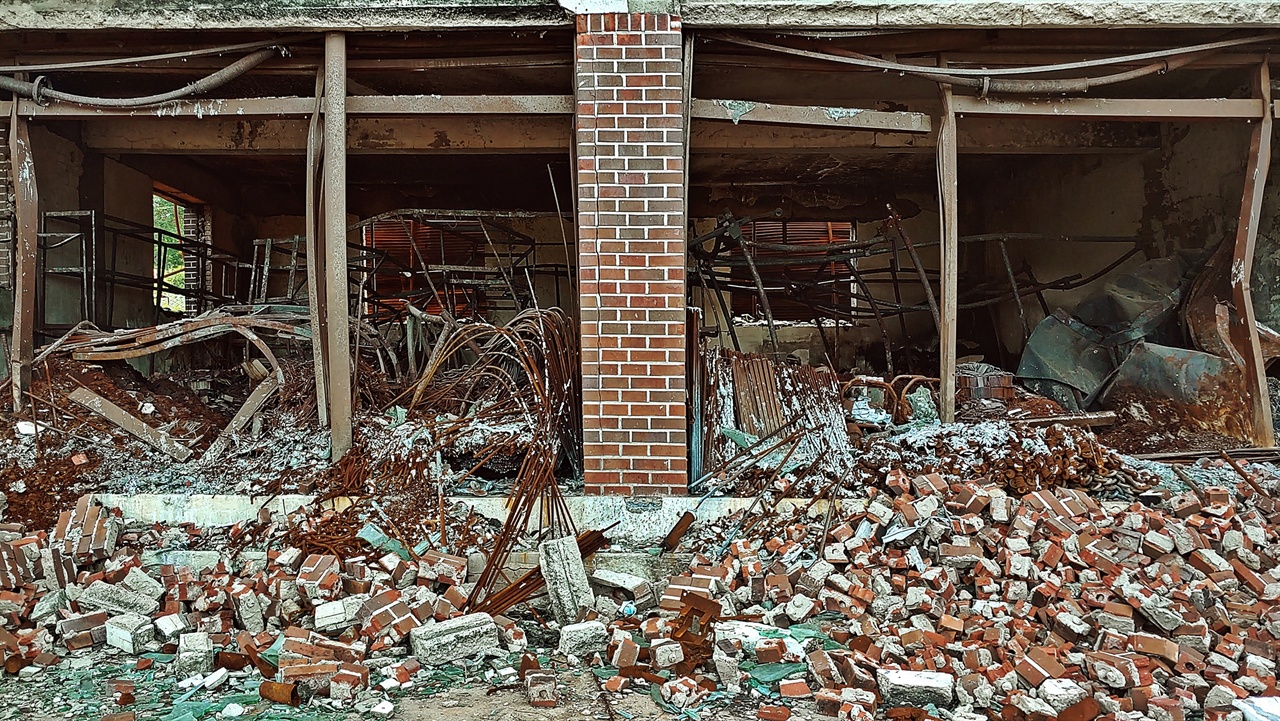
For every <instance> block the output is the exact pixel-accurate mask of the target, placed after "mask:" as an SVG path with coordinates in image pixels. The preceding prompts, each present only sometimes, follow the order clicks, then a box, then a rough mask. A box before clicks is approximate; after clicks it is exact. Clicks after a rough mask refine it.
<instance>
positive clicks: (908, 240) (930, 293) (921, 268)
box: [885, 205, 942, 333]
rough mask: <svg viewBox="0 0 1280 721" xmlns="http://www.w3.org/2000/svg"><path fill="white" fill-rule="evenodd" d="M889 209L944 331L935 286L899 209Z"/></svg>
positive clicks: (891, 219) (931, 311) (888, 206)
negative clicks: (903, 223) (908, 232)
mask: <svg viewBox="0 0 1280 721" xmlns="http://www.w3.org/2000/svg"><path fill="white" fill-rule="evenodd" d="M885 207H887V208H888V209H889V222H890V223H891V224H892V225H893V229H894V230H896V231H898V235H899V236H900V237H901V238H902V244H903V245H904V246H906V248H907V254H908V255H910V256H911V262H912V264H914V265H915V267H916V275H918V276H920V284H921V285H922V286H924V297H925V300H927V301H928V302H929V312H930V313H933V324H934V327H936V328H937V329H938V332H939V333H941V332H942V314H941V313H939V312H938V299H937V298H935V297H934V295H933V286H931V285H929V278H928V276H926V275H925V274H924V264H923V263H921V262H920V255H919V254H918V253H916V249H915V246H913V245H912V244H911V238H910V236H908V235H907V231H905V230H903V228H902V218H901V217H900V216H899V215H898V211H896V210H894V209H893V206H892V205H886V206H885Z"/></svg>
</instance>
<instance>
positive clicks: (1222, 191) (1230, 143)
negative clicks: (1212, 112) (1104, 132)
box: [1146, 121, 1251, 255]
mask: <svg viewBox="0 0 1280 721" xmlns="http://www.w3.org/2000/svg"><path fill="white" fill-rule="evenodd" d="M1250 132H1251V126H1250V125H1248V124H1247V123H1245V122H1243V121H1235V122H1219V123H1193V124H1179V125H1170V126H1168V128H1167V129H1166V130H1165V133H1164V135H1165V138H1164V142H1163V145H1164V150H1163V151H1162V158H1161V160H1160V163H1159V169H1158V176H1159V177H1158V181H1157V184H1156V185H1155V186H1154V187H1153V188H1152V190H1151V197H1150V198H1149V202H1148V208H1147V213H1148V217H1147V223H1148V226H1149V227H1148V228H1147V229H1146V234H1147V235H1148V237H1149V238H1150V239H1151V242H1152V250H1153V252H1155V253H1156V254H1158V255H1168V254H1169V253H1170V252H1172V251H1173V250H1175V249H1179V248H1212V247H1213V246H1215V245H1217V244H1218V243H1219V242H1220V241H1222V240H1223V239H1228V242H1230V239H1231V238H1233V237H1234V235H1235V232H1236V225H1237V222H1238V220H1239V217H1240V199H1241V193H1242V192H1243V189H1244V171H1245V164H1246V162H1247V160H1248V154H1249V136H1250ZM1161 193H1163V198H1161V197H1160V196H1161Z"/></svg>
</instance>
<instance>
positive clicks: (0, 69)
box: [0, 35, 318, 73]
mask: <svg viewBox="0 0 1280 721" xmlns="http://www.w3.org/2000/svg"><path fill="white" fill-rule="evenodd" d="M316 37H318V36H317V35H290V36H288V37H284V38H279V39H276V40H259V41H257V42H252V43H239V44H237V45H222V46H219V47H216V48H201V49H199V50H182V51H179V52H173V53H163V54H160V55H140V56H137V57H132V58H108V59H106V60H82V61H79V62H73V63H46V64H44V65H0V73H39V72H50V71H58V70H77V69H79V68H105V67H112V66H116V65H140V64H143V63H153V62H158V61H161V60H184V59H186V58H199V57H204V56H207V55H221V54H223V53H238V52H241V51H243V50H257V49H259V48H266V47H273V46H281V45H287V44H290V43H295V42H299V41H302V40H306V39H308V38H316Z"/></svg>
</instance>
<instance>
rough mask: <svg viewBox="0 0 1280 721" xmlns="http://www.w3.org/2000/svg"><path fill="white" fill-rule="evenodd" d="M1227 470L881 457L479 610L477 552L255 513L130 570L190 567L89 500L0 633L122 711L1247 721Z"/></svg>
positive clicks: (1, 551)
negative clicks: (81, 670)
mask: <svg viewBox="0 0 1280 721" xmlns="http://www.w3.org/2000/svg"><path fill="white" fill-rule="evenodd" d="M1232 473H1234V474H1235V478H1236V479H1237V480H1238V481H1239V482H1238V483H1235V484H1227V485H1207V486H1205V487H1200V486H1195V487H1194V488H1192V487H1187V486H1177V485H1172V484H1169V483H1160V484H1158V485H1153V486H1152V487H1150V488H1147V489H1145V490H1141V491H1139V492H1138V493H1137V495H1136V496H1135V497H1134V498H1132V499H1130V500H1124V501H1113V500H1105V499H1103V498H1100V497H1097V496H1096V495H1095V494H1091V493H1089V492H1086V491H1085V490H1082V489H1081V488H1078V487H1070V486H1067V485H1055V486H1053V487H1050V488H1044V489H1040V490H1034V491H1032V492H1029V493H1025V494H1018V493H1017V492H1016V491H1014V490H1013V485H1015V484H1010V485H1008V486H1006V485H1004V484H997V483H991V482H987V481H985V480H966V479H962V478H960V479H958V477H956V476H951V477H945V476H942V475H937V474H922V475H918V476H914V477H913V476H908V475H907V474H906V473H903V472H901V471H898V470H893V469H890V470H888V471H887V472H886V473H885V475H884V479H883V481H881V482H878V483H874V484H872V485H870V486H869V487H867V488H865V489H864V490H865V497H863V498H845V499H841V502H840V503H838V504H835V505H831V506H829V507H828V506H827V505H824V504H822V503H820V501H822V500H823V499H821V498H816V499H815V500H814V503H812V504H809V507H807V508H806V507H801V506H794V507H783V506H776V505H775V504H774V503H772V502H767V503H764V504H761V505H760V506H759V507H755V508H752V509H750V510H749V511H739V512H738V513H737V514H735V515H731V516H728V517H725V518H719V519H713V520H708V521H704V522H699V523H697V524H695V525H694V526H693V527H692V528H689V529H687V531H686V532H684V536H683V538H682V539H677V542H676V545H675V546H673V547H672V548H674V552H675V554H676V557H677V558H680V559H684V560H683V561H681V562H682V563H685V562H687V569H686V570H683V571H682V572H680V573H677V574H676V575H674V576H670V577H665V578H653V577H645V576H641V575H637V574H636V573H631V572H627V571H621V570H616V569H612V568H605V567H597V568H592V569H591V570H590V571H588V566H587V564H586V563H585V562H584V558H583V555H584V552H583V551H581V550H580V543H582V541H581V539H580V538H577V539H575V538H574V537H572V536H567V537H564V538H560V539H556V540H552V541H543V542H541V543H540V544H539V557H538V563H537V566H536V568H535V570H536V571H537V572H539V573H540V574H541V576H540V577H541V580H542V581H543V582H544V583H545V584H546V587H545V593H543V594H542V595H541V596H540V597H535V598H533V599H532V600H531V601H529V604H531V605H529V606H523V605H521V606H518V607H513V608H511V610H510V612H508V611H500V612H494V613H489V612H486V611H482V610H477V609H478V608H482V607H483V606H479V607H478V606H477V605H475V603H474V602H473V600H472V599H471V598H470V594H471V591H472V590H473V588H474V587H475V584H474V583H473V582H472V579H473V578H474V575H475V573H477V572H478V571H484V570H485V569H486V563H485V561H484V556H483V555H481V556H479V560H478V561H477V559H474V558H468V555H464V554H470V553H472V551H469V550H468V551H464V553H462V554H457V555H455V554H452V553H449V552H448V549H446V548H440V549H434V550H425V549H420V550H413V549H409V548H407V547H405V546H404V545H399V544H396V543H394V542H393V539H391V538H390V537H389V536H387V535H385V534H380V533H373V532H371V531H369V532H366V531H361V535H360V538H361V539H365V538H368V539H373V543H371V542H369V541H367V540H364V541H362V544H363V545H358V546H353V547H351V548H349V549H348V551H347V552H343V553H342V555H338V554H336V553H327V552H324V549H322V548H315V547H313V548H310V549H307V550H303V548H299V547H297V546H290V545H283V544H281V543H280V542H279V541H280V539H283V538H286V537H290V538H306V537H305V536H299V535H294V536H285V535H279V534H277V535H274V536H273V535H271V534H272V533H273V532H270V531H262V530H261V528H267V527H269V526H270V525H271V523H274V522H275V521H272V520H271V519H269V518H266V517H264V518H261V519H259V521H258V526H259V527H260V528H259V532H258V537H260V538H274V539H276V540H275V541H271V542H269V543H268V544H267V545H266V548H267V549H269V550H266V551H254V552H248V551H245V552H239V551H201V553H211V554H213V558H212V559H209V560H211V561H212V562H211V563H206V562H204V561H201V563H200V565H199V567H198V568H197V567H192V566H185V565H180V564H178V563H165V562H159V563H151V564H145V563H144V562H143V559H144V557H147V558H161V560H181V559H188V558H196V554H194V553H193V554H189V555H183V554H181V553H178V552H177V550H176V549H170V550H169V551H168V552H167V555H164V556H163V557H157V556H154V555H148V554H153V551H154V546H155V545H156V544H157V543H158V542H159V541H161V540H162V539H164V538H166V535H165V533H166V532H165V531H162V530H160V529H157V528H152V527H149V526H142V525H139V524H136V523H134V524H126V523H125V522H124V521H123V519H122V518H121V517H120V515H119V513H118V512H117V511H113V510H112V509H108V508H103V507H101V506H99V505H97V504H95V503H93V502H91V501H90V500H89V499H87V498H86V499H82V501H81V502H80V503H78V504H77V505H76V506H75V508H73V509H71V510H68V511H65V512H63V514H62V515H61V516H60V518H59V522H58V524H57V525H58V527H57V528H55V529H54V531H53V532H51V533H50V532H41V531H28V530H27V529H25V528H20V527H17V528H8V527H6V528H5V529H3V530H4V535H3V539H4V540H0V561H2V562H3V564H4V565H3V568H4V570H5V572H6V574H7V575H5V576H3V583H2V584H0V585H2V586H3V588H0V603H2V604H5V605H4V609H5V626H4V628H3V629H2V630H0V645H2V646H3V649H4V655H3V661H4V668H5V670H6V671H7V673H9V674H14V675H16V676H17V677H18V678H19V679H25V680H28V681H33V682H34V681H36V680H38V679H39V678H41V677H50V678H52V677H53V676H54V675H55V674H60V673H69V672H73V671H74V669H75V668H76V667H74V666H73V664H85V663H88V664H92V663H94V662H93V661H92V659H94V658H99V657H101V656H102V654H115V656H114V657H115V658H116V659H118V658H120V657H121V655H123V656H124V657H127V658H128V659H131V660H130V661H128V662H127V664H126V665H129V666H130V668H131V669H136V671H135V672H136V673H151V674H158V675H156V676H153V677H139V678H132V677H131V678H128V679H124V678H120V679H114V680H112V679H108V680H109V681H111V685H110V688H112V689H114V691H113V694H112V696H111V699H112V703H116V704H117V705H118V706H124V707H128V706H130V705H132V704H135V703H138V702H137V701H136V699H137V698H141V696H140V695H139V694H140V693H142V692H141V691H140V689H141V688H142V687H138V686H136V685H137V684H138V683H145V681H146V679H149V678H161V679H167V680H166V681H165V682H166V683H167V684H169V685H168V689H169V692H168V693H169V695H168V696H166V698H168V699H169V701H167V702H166V703H169V704H170V705H171V706H172V709H171V710H173V711H174V712H175V713H176V712H177V711H178V710H179V708H182V707H181V706H180V704H182V703H187V701H185V700H180V699H185V698H191V697H192V696H191V695H193V694H199V695H200V696H196V698H206V699H219V700H218V701H217V702H216V703H218V704H220V705H219V706H218V709H219V713H221V714H222V717H223V718H234V717H237V716H239V715H252V714H254V713H255V712H256V711H255V709H260V708H261V706H258V705H256V704H271V703H275V704H286V705H307V706H308V707H311V708H317V709H329V710H334V711H339V710H350V711H354V712H357V713H361V714H366V715H368V716H371V717H391V716H394V715H395V714H396V713H397V706H396V702H397V700H398V699H401V698H405V697H406V696H408V695H409V694H412V693H414V692H415V691H416V690H419V689H428V688H436V689H439V688H446V687H448V686H449V685H451V684H456V683H459V682H461V681H462V680H463V679H482V680H484V681H485V682H487V683H489V684H491V685H494V686H501V687H510V688H517V689H520V691H521V692H522V693H523V694H524V695H525V696H526V697H527V700H528V703H530V704H531V705H532V706H534V707H536V708H544V709H545V708H552V707H555V706H557V705H559V704H561V702H562V695H563V694H562V688H563V683H562V681H563V678H562V677H561V676H560V675H559V674H562V673H564V672H573V673H577V674H584V673H589V674H592V675H594V676H595V677H596V678H597V679H598V680H599V683H600V688H601V690H602V693H604V694H606V695H608V696H609V697H611V698H614V699H621V698H623V697H625V695H627V694H642V695H645V696H649V697H651V698H653V699H654V700H655V702H656V703H658V704H659V705H660V706H661V707H662V708H663V709H664V710H666V711H669V712H672V713H701V710H702V709H705V708H708V707H713V706H718V705H724V704H728V705H730V706H732V707H733V708H735V709H741V708H742V704H746V705H747V706H749V707H750V708H751V709H752V711H751V714H752V715H754V716H757V717H758V718H760V719H788V718H791V717H792V716H793V715H796V714H799V715H800V716H801V717H810V718H812V717H815V716H816V717H829V718H837V719H840V720H841V721H845V720H857V721H872V720H873V719H876V718H882V717H887V718H890V719H895V720H898V721H901V720H905V719H908V718H909V719H911V721H922V719H924V718H925V717H931V718H938V719H941V720H942V721H977V719H979V718H982V717H986V718H988V719H996V718H997V717H998V718H999V719H1000V720H1001V721H1023V720H1027V721H1051V720H1052V719H1059V720H1061V721H1093V719H1098V718H1102V719H1107V721H1187V720H1188V719H1198V718H1200V717H1203V718H1205V719H1206V720H1207V721H1237V717H1236V716H1235V714H1237V713H1238V709H1237V704H1238V703H1242V702H1244V701H1245V700H1247V699H1250V698H1254V697H1260V696H1267V695H1273V694H1274V693H1275V689H1276V661H1277V649H1280V611H1277V609H1276V605H1275V602H1276V600H1277V599H1280V572H1277V571H1276V570H1275V569H1276V567H1277V563H1276V560H1277V558H1280V535H1278V534H1280V505H1277V503H1276V502H1275V501H1274V500H1273V494H1275V493H1276V491H1277V485H1280V479H1277V478H1276V477H1275V476H1274V474H1273V473H1272V472H1271V471H1270V470H1269V469H1268V468H1267V467H1266V466H1263V465H1261V464H1254V465H1248V464H1245V465H1240V468H1239V470H1238V471H1232ZM1242 474H1243V475H1245V476H1247V478H1244V477H1242ZM1214 477H1215V478H1222V477H1223V476H1221V475H1219V476H1214ZM1226 477H1228V478H1229V477H1231V476H1226ZM289 519H290V520H288V524H295V523H296V524H300V525H301V527H305V528H316V527H318V526H317V525H316V521H315V519H314V518H306V517H302V516H297V517H295V516H292V515H291V516H290V517H289ZM286 525H287V524H286ZM59 529H61V530H59ZM76 529H79V531H78V532H76ZM182 533H183V535H184V536H186V537H187V538H199V537H200V535H201V534H200V532H198V531H196V529H191V528H188V529H185V530H183V531H182ZM243 533H244V531H243V530H242V528H241V527H233V528H231V529H229V530H228V531H227V533H226V536H227V539H234V538H236V537H237V535H238V534H243ZM677 546H678V547H677ZM46 551H48V553H46ZM53 551H57V553H56V554H54V553H52V552H53ZM477 569H478V570H477ZM637 571H638V569H637ZM526 610H530V612H529V613H528V614H527V615H525V614H526ZM134 664H136V666H135V665H134ZM143 669H146V671H144V670H143ZM139 679H142V680H139ZM117 682H118V683H117ZM130 684H134V686H130ZM130 689H132V690H130ZM131 699H133V700H131ZM210 702H211V703H213V701H210ZM139 708H141V707H139ZM168 708H169V707H168V706H167V707H166V709H168ZM105 710H107V709H103V711H104V712H103V713H101V714H99V716H106V715H108V714H106V713H105ZM126 711H127V709H126ZM166 713H168V711H165V712H164V713H161V714H160V716H158V717H159V718H165V717H167V716H166V715H165V714H166ZM193 715H194V714H193ZM180 717H181V713H176V715H174V716H173V718H180ZM197 717H198V715H197ZM138 718H149V716H145V715H144V716H139V717H138Z"/></svg>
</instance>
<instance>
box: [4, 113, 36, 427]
mask: <svg viewBox="0 0 1280 721" xmlns="http://www.w3.org/2000/svg"><path fill="white" fill-rule="evenodd" d="M9 167H10V176H11V182H12V183H13V200H14V208H13V232H14V272H13V276H14V283H13V339H12V345H13V350H12V353H11V355H10V357H9V377H10V378H11V379H12V380H13V383H12V384H11V386H12V389H13V408H14V411H19V410H22V409H23V408H25V407H26V394H27V392H28V391H29V390H31V366H32V358H33V356H34V355H35V320H36V318H35V302H36V243H37V235H36V234H37V233H38V232H39V227H40V225H39V224H40V220H39V215H40V205H39V199H38V197H37V195H36V170H35V161H34V159H33V156H32V154H31V139H30V137H29V135H28V132H27V119H26V118H24V117H22V116H21V115H18V114H17V113H11V114H10V116H9Z"/></svg>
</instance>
